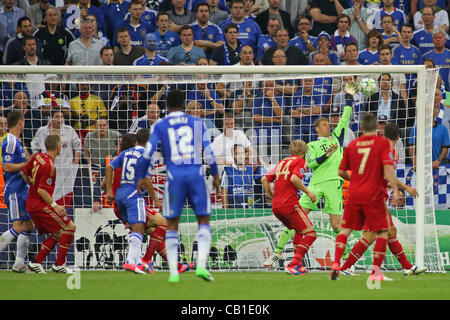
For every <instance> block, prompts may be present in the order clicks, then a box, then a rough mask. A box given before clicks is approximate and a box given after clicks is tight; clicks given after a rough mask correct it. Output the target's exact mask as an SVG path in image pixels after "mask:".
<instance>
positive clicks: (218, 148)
mask: <svg viewBox="0 0 450 320" xmlns="http://www.w3.org/2000/svg"><path fill="white" fill-rule="evenodd" d="M235 145H242V146H243V147H244V148H248V147H250V146H251V143H250V141H249V140H248V138H247V136H246V135H245V134H244V132H242V131H241V130H237V129H235V127H234V117H233V114H232V113H225V118H224V119H223V133H221V134H219V135H218V136H217V137H215V138H214V140H213V142H212V144H211V148H212V150H213V151H214V154H215V156H216V157H217V163H218V164H222V165H227V166H232V165H233V164H234V156H233V148H234V146H235Z"/></svg>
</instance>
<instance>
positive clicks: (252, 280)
mask: <svg viewBox="0 0 450 320" xmlns="http://www.w3.org/2000/svg"><path fill="white" fill-rule="evenodd" d="M213 274H214V277H215V279H216V282H205V281H203V280H201V279H198V278H197V277H196V276H195V273H194V272H193V271H191V272H187V273H185V274H182V275H180V282H179V283H176V284H171V283H168V282H167V280H168V273H167V272H157V273H155V274H153V275H150V274H148V275H136V274H133V273H129V272H123V271H115V272H114V271H111V272H107V271H82V272H81V273H80V279H81V281H80V285H81V288H80V289H73V290H69V289H68V288H67V282H68V280H70V278H69V277H70V275H64V274H55V273H48V274H15V273H12V272H10V271H1V272H0V288H1V289H0V299H1V300H10V299H11V300H17V299H19V300H20V299H31V300H55V299H56V300H58V299H63V300H91V299H96V300H110V299H114V300H116V299H119V300H120V299H124V300H129V299H133V300H137V299H144V300H147V299H151V300H211V299H214V300H245V299H250V300H303V299H311V300H337V299H356V300H358V299H362V300H377V299H381V300H396V299H400V300H412V299H414V300H416V299H417V300H448V299H450V285H449V284H450V274H448V273H447V274H423V275H419V276H412V277H405V276H403V274H401V273H386V275H387V276H389V277H391V278H393V279H394V280H395V281H393V282H383V283H381V284H380V285H381V288H380V289H372V290H370V289H368V287H367V278H368V275H367V274H360V276H358V277H345V276H340V277H339V279H338V281H330V280H329V279H328V273H309V274H307V275H302V276H291V275H287V274H285V273H282V272H213ZM72 279H73V278H72ZM174 289H176V290H174ZM136 292H139V295H137V294H136Z"/></svg>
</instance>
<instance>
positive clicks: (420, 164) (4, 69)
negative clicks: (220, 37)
mask: <svg viewBox="0 0 450 320" xmlns="http://www.w3.org/2000/svg"><path fill="white" fill-rule="evenodd" d="M319 72H320V73H321V74H328V75H329V74H333V75H338V74H367V73H377V74H380V73H404V74H417V100H416V121H417V144H416V157H417V161H416V168H417V172H422V173H423V174H417V175H416V189H417V191H418V193H419V197H418V198H417V199H416V202H415V203H416V208H415V209H416V210H415V211H416V235H415V238H416V239H415V240H416V248H415V264H416V265H418V266H423V265H424V246H425V244H424V236H425V201H426V199H425V196H424V195H425V182H426V179H432V172H431V170H427V171H426V165H425V144H426V141H425V136H426V132H425V128H426V126H427V123H426V121H427V120H428V121H430V119H431V117H428V118H429V119H427V117H426V115H425V104H426V85H427V84H426V74H427V69H426V67H425V66H424V65H389V66H384V65H377V66H372V65H357V66H347V65H340V66H176V67H174V66H16V65H14V66H0V75H3V74H49V73H51V74H85V75H99V74H108V75H126V74H130V75H131V74H133V75H137V74H142V75H144V74H147V75H148V74H174V75H175V74H176V75H183V74H185V75H186V74H189V75H191V74H195V73H201V74H216V75H218V74H236V73H239V74H277V75H282V74H297V75H300V74H305V75H306V74H318V73H319ZM69 82H70V81H69ZM431 125H432V123H428V126H430V127H431ZM430 143H431V141H430ZM430 165H431V163H430ZM428 167H429V168H430V166H428ZM431 203H432V208H433V209H432V210H433V212H434V203H433V201H432V200H431ZM437 245H438V244H437Z"/></svg>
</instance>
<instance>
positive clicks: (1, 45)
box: [0, 0, 25, 61]
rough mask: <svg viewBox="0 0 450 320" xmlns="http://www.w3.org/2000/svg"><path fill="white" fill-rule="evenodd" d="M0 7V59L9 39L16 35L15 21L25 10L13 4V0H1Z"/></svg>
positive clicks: (0, 59)
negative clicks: (1, 5)
mask: <svg viewBox="0 0 450 320" xmlns="http://www.w3.org/2000/svg"><path fill="white" fill-rule="evenodd" d="M2 3H3V7H1V8H0V61H3V60H2V57H3V52H4V51H5V45H6V43H7V42H8V40H9V39H13V38H14V37H15V36H16V26H17V21H19V19H20V18H22V17H23V16H25V11H24V10H23V9H21V8H18V7H16V6H15V0H2Z"/></svg>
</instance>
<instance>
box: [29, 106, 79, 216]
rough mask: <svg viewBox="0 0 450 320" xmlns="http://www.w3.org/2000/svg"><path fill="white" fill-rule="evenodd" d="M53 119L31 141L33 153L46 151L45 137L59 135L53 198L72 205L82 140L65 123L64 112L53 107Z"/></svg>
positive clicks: (58, 201)
mask: <svg viewBox="0 0 450 320" xmlns="http://www.w3.org/2000/svg"><path fill="white" fill-rule="evenodd" d="M50 117H51V119H50V121H49V122H48V124H47V125H46V126H43V127H40V128H39V129H38V131H37V132H36V135H35V136H34V138H33V140H32V141H31V150H32V151H33V153H36V152H46V149H45V144H44V141H45V138H46V137H47V136H48V135H58V136H60V138H61V145H62V149H61V154H60V155H59V156H58V157H57V158H56V159H55V167H56V184H55V193H54V195H53V199H55V200H56V203H58V204H59V205H64V206H66V207H71V206H72V199H73V186H74V183H75V178H76V176H77V171H78V165H79V163H80V159H81V140H80V138H79V137H78V135H77V133H76V131H75V130H74V129H73V128H72V127H71V126H69V125H66V124H64V113H63V112H61V110H58V109H52V111H51V115H50Z"/></svg>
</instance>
